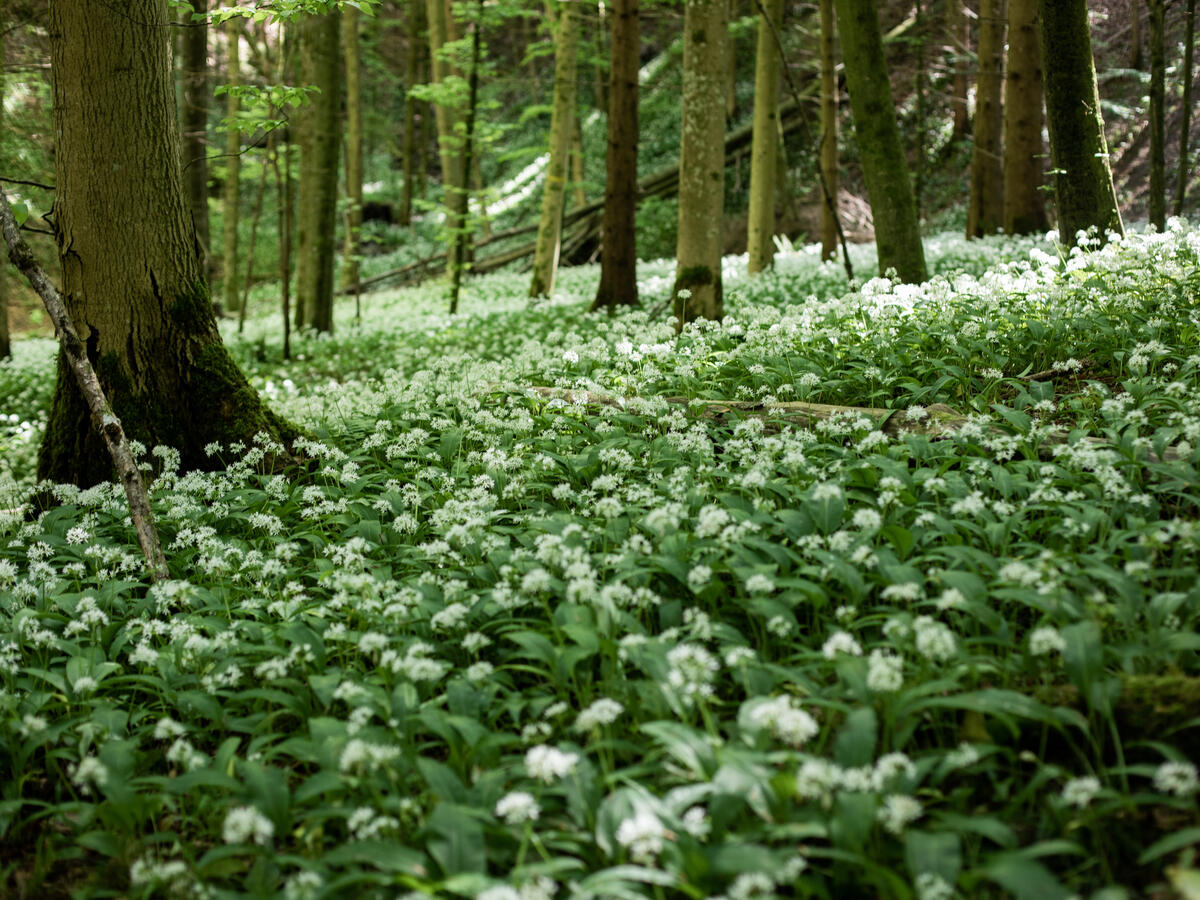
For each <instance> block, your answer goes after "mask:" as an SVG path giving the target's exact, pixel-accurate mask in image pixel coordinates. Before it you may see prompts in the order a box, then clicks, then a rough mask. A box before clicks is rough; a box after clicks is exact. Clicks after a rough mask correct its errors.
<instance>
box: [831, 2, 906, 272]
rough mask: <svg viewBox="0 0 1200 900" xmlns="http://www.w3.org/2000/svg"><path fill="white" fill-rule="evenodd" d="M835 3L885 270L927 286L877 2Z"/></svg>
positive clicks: (878, 247)
mask: <svg viewBox="0 0 1200 900" xmlns="http://www.w3.org/2000/svg"><path fill="white" fill-rule="evenodd" d="M835 5H836V8H837V18H838V28H839V29H840V31H841V38H842V58H843V60H844V61H845V66H846V83H847V86H848V87H849V89H850V109H851V111H852V112H853V113H854V132H855V135H856V136H857V138H858V147H859V153H860V155H861V158H862V167H863V177H864V179H865V181H866V183H867V195H868V197H869V199H870V201H871V217H872V219H874V223H875V245H876V249H877V251H878V254H879V271H880V273H881V274H882V273H884V272H886V271H887V270H888V269H895V270H896V272H897V274H898V275H899V277H900V280H901V281H906V282H921V281H924V280H925V278H926V274H925V250H924V248H923V247H922V246H921V229H920V223H919V221H918V219H917V205H916V202H915V201H914V199H913V193H912V184H911V182H910V181H909V178H908V168H907V166H906V165H905V162H904V149H903V147H902V145H901V143H900V130H899V128H898V126H897V124H896V106H895V103H894V101H893V100H892V90H891V85H890V84H889V82H888V72H887V63H886V61H885V59H884V55H883V39H882V37H881V35H880V32H879V16H878V13H877V12H876V9H875V0H837V2H836V4H835Z"/></svg>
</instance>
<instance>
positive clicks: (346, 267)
mask: <svg viewBox="0 0 1200 900" xmlns="http://www.w3.org/2000/svg"><path fill="white" fill-rule="evenodd" d="M358 22H359V12H358V10H357V9H355V8H354V7H353V6H347V7H346V8H345V9H343V10H342V46H343V47H344V48H345V55H346V199H347V201H348V202H347V204H346V246H345V249H344V251H343V253H342V260H343V262H342V286H343V287H349V286H350V285H352V284H358V268H359V266H358V260H359V256H358V253H359V249H358V233H359V231H360V230H361V229H362V198H363V107H362V85H361V80H360V78H359V74H360V69H361V66H360V64H359V53H358Z"/></svg>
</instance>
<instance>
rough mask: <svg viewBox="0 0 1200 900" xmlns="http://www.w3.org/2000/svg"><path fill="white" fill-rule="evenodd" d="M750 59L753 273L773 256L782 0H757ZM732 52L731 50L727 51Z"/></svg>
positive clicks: (750, 257) (748, 228)
mask: <svg viewBox="0 0 1200 900" xmlns="http://www.w3.org/2000/svg"><path fill="white" fill-rule="evenodd" d="M761 2H762V7H761V9H760V11H759V14H758V47H757V50H756V52H755V57H754V59H755V63H754V137H753V139H752V142H751V146H750V211H749V214H748V215H747V222H746V245H747V251H748V261H747V264H746V271H747V272H748V273H749V274H751V275H753V274H755V273H756V272H761V271H762V270H763V269H766V268H768V267H769V266H770V265H771V263H772V262H774V260H775V241H774V240H773V238H774V237H775V169H776V165H775V163H776V155H777V154H776V152H775V150H776V147H778V146H779V65H780V59H779V49H778V46H777V44H776V41H775V32H776V31H778V29H779V27H780V22H781V19H782V18H783V0H761ZM730 55H732V54H730Z"/></svg>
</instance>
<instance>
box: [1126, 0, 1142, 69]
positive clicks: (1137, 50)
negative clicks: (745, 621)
mask: <svg viewBox="0 0 1200 900" xmlns="http://www.w3.org/2000/svg"><path fill="white" fill-rule="evenodd" d="M1129 29H1130V30H1129V68H1131V69H1140V68H1141V67H1142V63H1143V59H1142V0H1129Z"/></svg>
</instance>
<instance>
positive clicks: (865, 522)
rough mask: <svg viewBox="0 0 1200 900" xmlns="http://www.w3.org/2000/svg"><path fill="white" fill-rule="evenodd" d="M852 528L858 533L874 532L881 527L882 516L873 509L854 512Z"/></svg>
mask: <svg viewBox="0 0 1200 900" xmlns="http://www.w3.org/2000/svg"><path fill="white" fill-rule="evenodd" d="M851 521H852V522H853V523H854V527H855V528H857V529H859V530H860V531H869V532H872V533H873V532H876V531H878V530H879V529H880V528H881V527H883V516H881V515H880V514H879V513H877V512H876V511H875V510H873V509H867V508H865V507H864V508H863V509H859V510H855V512H854V518H853V519H852V520H851Z"/></svg>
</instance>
